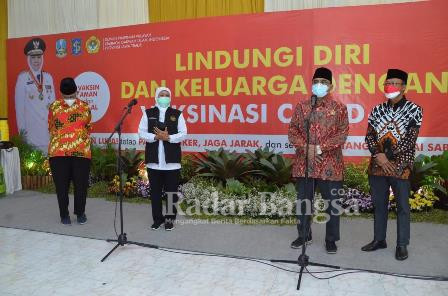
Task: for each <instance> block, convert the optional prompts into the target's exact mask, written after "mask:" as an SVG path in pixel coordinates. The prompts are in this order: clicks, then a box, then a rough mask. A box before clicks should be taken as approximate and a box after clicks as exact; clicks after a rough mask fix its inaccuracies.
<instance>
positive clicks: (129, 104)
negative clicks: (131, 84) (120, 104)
mask: <svg viewBox="0 0 448 296" xmlns="http://www.w3.org/2000/svg"><path fill="white" fill-rule="evenodd" d="M134 105H137V99H133V100H132V101H130V102H129V103H128V108H131V107H132V106H134Z"/></svg>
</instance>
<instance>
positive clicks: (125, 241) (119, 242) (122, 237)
mask: <svg viewBox="0 0 448 296" xmlns="http://www.w3.org/2000/svg"><path fill="white" fill-rule="evenodd" d="M131 110H132V105H131V104H129V105H128V107H127V108H126V112H124V113H123V115H122V117H121V119H120V121H119V122H118V124H117V125H116V126H115V129H114V131H113V132H112V134H111V135H110V136H109V138H108V139H107V143H109V141H110V139H111V138H112V136H113V135H114V134H115V133H118V153H117V155H118V157H117V171H118V176H119V178H120V185H119V186H120V187H119V188H120V193H119V196H120V227H121V231H120V234H119V235H118V238H117V239H108V240H107V242H116V243H117V244H116V245H115V247H113V249H112V250H110V252H109V253H107V255H106V256H104V258H103V259H101V262H104V260H106V259H107V257H109V255H110V254H112V253H113V251H115V250H116V249H117V248H118V247H119V246H124V245H137V246H141V247H146V248H156V249H157V248H158V247H157V246H155V245H150V244H144V243H139V242H133V241H128V238H127V236H126V233H124V226H123V176H122V175H123V167H122V165H123V164H122V159H121V125H122V124H123V121H124V119H125V118H126V116H127V115H128V114H130V113H131Z"/></svg>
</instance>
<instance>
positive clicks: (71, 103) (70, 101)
mask: <svg viewBox="0 0 448 296" xmlns="http://www.w3.org/2000/svg"><path fill="white" fill-rule="evenodd" d="M64 101H65V103H66V104H67V105H69V106H71V105H73V103H74V102H75V99H64Z"/></svg>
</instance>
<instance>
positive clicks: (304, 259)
mask: <svg viewBox="0 0 448 296" xmlns="http://www.w3.org/2000/svg"><path fill="white" fill-rule="evenodd" d="M313 100H314V101H313ZM315 104H316V98H314V96H313V97H312V98H311V112H310V114H309V116H308V118H306V119H305V130H306V146H305V147H306V150H305V176H304V177H305V178H304V179H305V180H304V182H305V196H307V194H308V182H309V181H310V180H309V172H308V164H309V159H308V147H309V145H310V121H311V116H312V114H313V111H314V107H315ZM311 193H312V199H311V203H312V202H313V200H314V180H313V185H312V189H311ZM307 210H308V209H305V219H304V220H308V221H307V222H305V223H304V225H301V230H302V239H303V244H302V252H301V254H300V256H299V258H298V259H297V261H293V260H271V262H279V263H294V264H298V265H299V266H300V273H299V279H298V281H297V290H300V284H301V283H302V275H303V270H304V269H306V267H307V266H320V267H328V268H334V269H340V267H339V266H335V265H328V264H322V263H317V262H312V261H310V260H309V259H310V257H309V256H308V255H306V247H307V239H308V235H309V233H310V228H311V221H309V220H310V218H311V216H310V215H308V214H307V212H308V211H307Z"/></svg>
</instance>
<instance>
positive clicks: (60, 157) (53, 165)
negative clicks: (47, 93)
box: [48, 77, 91, 225]
mask: <svg viewBox="0 0 448 296" xmlns="http://www.w3.org/2000/svg"><path fill="white" fill-rule="evenodd" d="M60 91H61V94H62V98H59V99H57V100H56V101H54V102H53V103H52V104H51V105H50V108H49V111H48V130H49V132H50V143H49V146H48V156H49V157H50V169H51V174H52V176H53V181H54V183H55V185H56V194H57V197H58V204H59V214H60V217H61V223H62V224H64V225H71V220H70V215H69V211H68V204H69V199H68V191H69V188H70V182H71V181H73V185H74V195H75V200H74V213H75V215H77V222H78V224H85V223H86V222H87V217H86V214H85V207H86V197H87V187H88V182H89V172H90V159H91V151H90V143H91V140H90V130H91V112H90V108H89V105H88V104H87V103H86V102H84V101H81V100H80V99H78V98H77V95H78V91H77V86H76V84H75V81H74V80H73V78H70V77H67V78H64V79H62V80H61V86H60Z"/></svg>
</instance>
